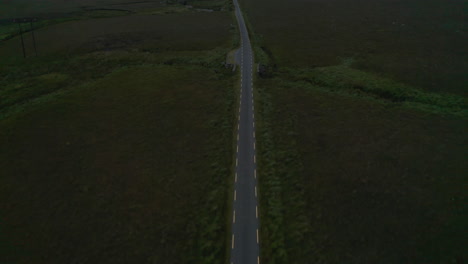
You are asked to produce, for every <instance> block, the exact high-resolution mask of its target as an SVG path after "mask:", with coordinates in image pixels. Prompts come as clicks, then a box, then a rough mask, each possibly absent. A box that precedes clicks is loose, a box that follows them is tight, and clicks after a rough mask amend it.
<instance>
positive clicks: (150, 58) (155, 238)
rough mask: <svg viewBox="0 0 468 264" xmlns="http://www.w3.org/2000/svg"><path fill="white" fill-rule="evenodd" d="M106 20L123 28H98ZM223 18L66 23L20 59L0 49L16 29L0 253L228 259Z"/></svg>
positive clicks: (3, 107) (228, 88)
mask: <svg viewBox="0 0 468 264" xmlns="http://www.w3.org/2000/svg"><path fill="white" fill-rule="evenodd" d="M90 21H91V22H90ZM116 21H117V22H119V23H121V25H123V26H124V28H123V29H121V30H127V32H134V34H133V33H132V34H130V35H125V36H124V35H119V34H120V32H115V31H114V32H110V33H111V34H107V33H109V31H112V30H113V29H114V27H113V26H112V25H115V22H116ZM148 21H150V22H158V23H151V24H148V23H145V22H148ZM194 22H196V23H194ZM230 22H231V21H230V15H229V14H228V13H226V12H210V13H208V12H193V13H192V12H190V13H187V14H186V15H181V14H164V15H160V16H158V15H154V16H150V17H144V16H142V15H141V14H140V15H131V16H128V17H124V16H120V17H110V18H100V19H97V20H82V21H71V22H67V23H61V24H57V25H53V26H48V27H44V28H43V29H41V30H39V31H38V32H37V35H38V42H39V41H41V42H39V43H41V46H39V48H40V49H39V50H40V54H39V56H38V57H28V58H27V59H23V58H21V53H18V52H8V48H9V46H8V45H9V44H8V43H13V42H15V43H17V42H18V38H12V39H10V40H8V41H6V42H3V43H2V45H1V46H0V53H1V54H2V55H4V56H3V57H2V61H1V62H0V69H1V70H0V72H1V78H0V80H1V81H0V87H1V88H0V145H1V146H2V147H1V148H0V168H1V169H0V186H1V187H0V211H1V213H0V256H1V257H0V262H2V263H70V262H92V263H95V262H96V263H126V262H138V263H171V264H172V263H213V261H214V260H215V259H224V258H225V257H226V256H225V254H226V252H225V238H226V236H227V235H226V228H227V225H226V222H227V220H226V215H227V211H228V209H227V206H228V204H227V200H226V197H227V192H228V188H229V182H230V181H229V179H230V177H229V176H230V174H231V172H230V170H229V168H230V166H231V161H232V140H231V139H232V137H231V136H232V131H233V124H234V122H233V120H234V111H233V109H234V102H235V98H236V97H235V96H234V90H233V89H232V87H233V85H234V82H235V81H236V75H235V74H233V72H232V71H231V70H230V69H226V68H225V67H224V66H223V62H224V60H225V56H226V54H227V53H228V51H229V50H231V49H232V48H233V47H232V45H231V44H232V42H233V40H232V39H231V37H230V33H231V32H230V30H233V29H232V28H231V27H230ZM88 23H90V24H88ZM87 25H94V29H93V30H84V29H86V26H87ZM148 25H151V26H148ZM175 25H177V26H175ZM181 25H184V26H181ZM125 26H126V28H125ZM143 26H144V30H138V29H139V28H142V27H143ZM70 28H75V29H80V30H78V31H77V32H80V40H81V41H83V42H79V41H78V42H77V41H75V40H76V39H74V38H69V39H67V36H71V35H66V32H67V30H70ZM174 29H177V30H176V31H174ZM197 34H198V37H197V36H196V35H197ZM58 35H59V36H61V38H62V40H63V41H64V42H65V45H63V43H62V44H58V45H54V43H55V42H54V40H56V39H57V36H58ZM46 36H47V37H46ZM39 38H41V40H39ZM161 38H162V39H164V41H158V39H159V40H160V39H161ZM111 40H112V41H111ZM154 40H156V41H154ZM119 41H122V42H119ZM111 42H112V43H113V44H112V45H110V44H109V43H111ZM83 43H85V44H86V45H83ZM106 43H108V44H109V45H107V44H106ZM115 43H117V44H115ZM12 45H13V44H12ZM28 48H29V47H28ZM28 51H30V50H28ZM20 52H21V51H20ZM3 58H4V59H3Z"/></svg>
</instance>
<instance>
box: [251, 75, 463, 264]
mask: <svg viewBox="0 0 468 264" xmlns="http://www.w3.org/2000/svg"><path fill="white" fill-rule="evenodd" d="M256 88H257V90H258V93H259V96H257V101H258V110H257V111H259V115H258V116H260V117H262V118H261V119H260V120H259V122H260V123H259V126H258V129H259V133H261V134H260V135H261V138H262V140H261V141H260V140H259V143H258V144H259V154H258V155H259V162H260V163H259V168H260V171H259V172H260V173H261V174H260V176H259V177H260V178H259V179H260V184H261V185H260V187H261V197H260V198H261V199H260V202H261V205H260V208H261V212H262V215H261V217H262V218H261V219H262V228H261V230H262V250H263V251H262V257H263V259H264V261H266V262H268V263H311V262H313V263H377V262H378V263H457V262H458V263H462V262H463V260H464V259H466V254H465V251H464V247H463V244H464V243H463V241H464V239H465V236H464V232H463V230H464V229H465V227H466V221H467V220H468V219H467V217H466V209H467V208H466V199H465V198H464V195H463V192H464V189H465V188H466V180H465V179H464V175H465V172H466V171H467V169H468V168H467V166H466V162H464V157H465V156H466V155H465V154H466V147H467V146H466V140H465V131H466V117H456V116H452V115H449V116H445V117H442V116H440V115H436V114H427V113H424V112H421V111H417V110H411V109H406V108H402V107H389V106H388V105H387V104H382V103H380V102H379V101H373V100H368V99H366V98H361V97H355V96H352V95H349V94H337V93H330V92H326V91H324V90H323V89H321V88H317V89H314V88H310V87H309V88H304V87H301V86H287V85H283V83H281V82H279V81H278V80H275V79H271V80H259V81H257V84H256Z"/></svg>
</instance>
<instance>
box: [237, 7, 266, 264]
mask: <svg viewBox="0 0 468 264" xmlns="http://www.w3.org/2000/svg"><path fill="white" fill-rule="evenodd" d="M234 6H235V8H236V17H237V23H238V25H239V31H240V35H241V48H240V56H241V62H240V63H241V66H240V68H241V87H240V100H239V101H240V104H239V117H238V121H237V122H238V123H237V147H236V169H235V176H234V181H235V183H234V195H233V212H232V228H231V230H232V235H231V236H232V237H231V259H230V262H231V264H259V263H260V249H259V248H260V247H259V237H258V236H259V233H258V231H259V230H258V228H259V224H258V206H257V169H256V166H257V165H256V158H255V116H254V100H253V89H252V72H253V71H252V70H253V54H252V47H251V45H250V39H249V34H248V31H247V27H246V26H245V22H244V18H243V16H242V13H241V10H240V8H239V3H238V2H237V0H234Z"/></svg>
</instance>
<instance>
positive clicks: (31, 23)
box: [29, 19, 37, 57]
mask: <svg viewBox="0 0 468 264" xmlns="http://www.w3.org/2000/svg"><path fill="white" fill-rule="evenodd" d="M29 22H30V26H31V33H32V38H33V45H34V53H35V54H36V57H37V47H36V37H35V36H34V27H33V19H31V20H30V21H29Z"/></svg>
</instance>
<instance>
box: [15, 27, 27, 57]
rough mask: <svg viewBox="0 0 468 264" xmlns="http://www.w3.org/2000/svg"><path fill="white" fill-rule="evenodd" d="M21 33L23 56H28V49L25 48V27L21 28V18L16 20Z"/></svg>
mask: <svg viewBox="0 0 468 264" xmlns="http://www.w3.org/2000/svg"><path fill="white" fill-rule="evenodd" d="M16 22H18V27H19V31H20V35H21V47H22V48H23V58H26V50H25V49H24V39H23V29H22V28H21V20H16Z"/></svg>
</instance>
